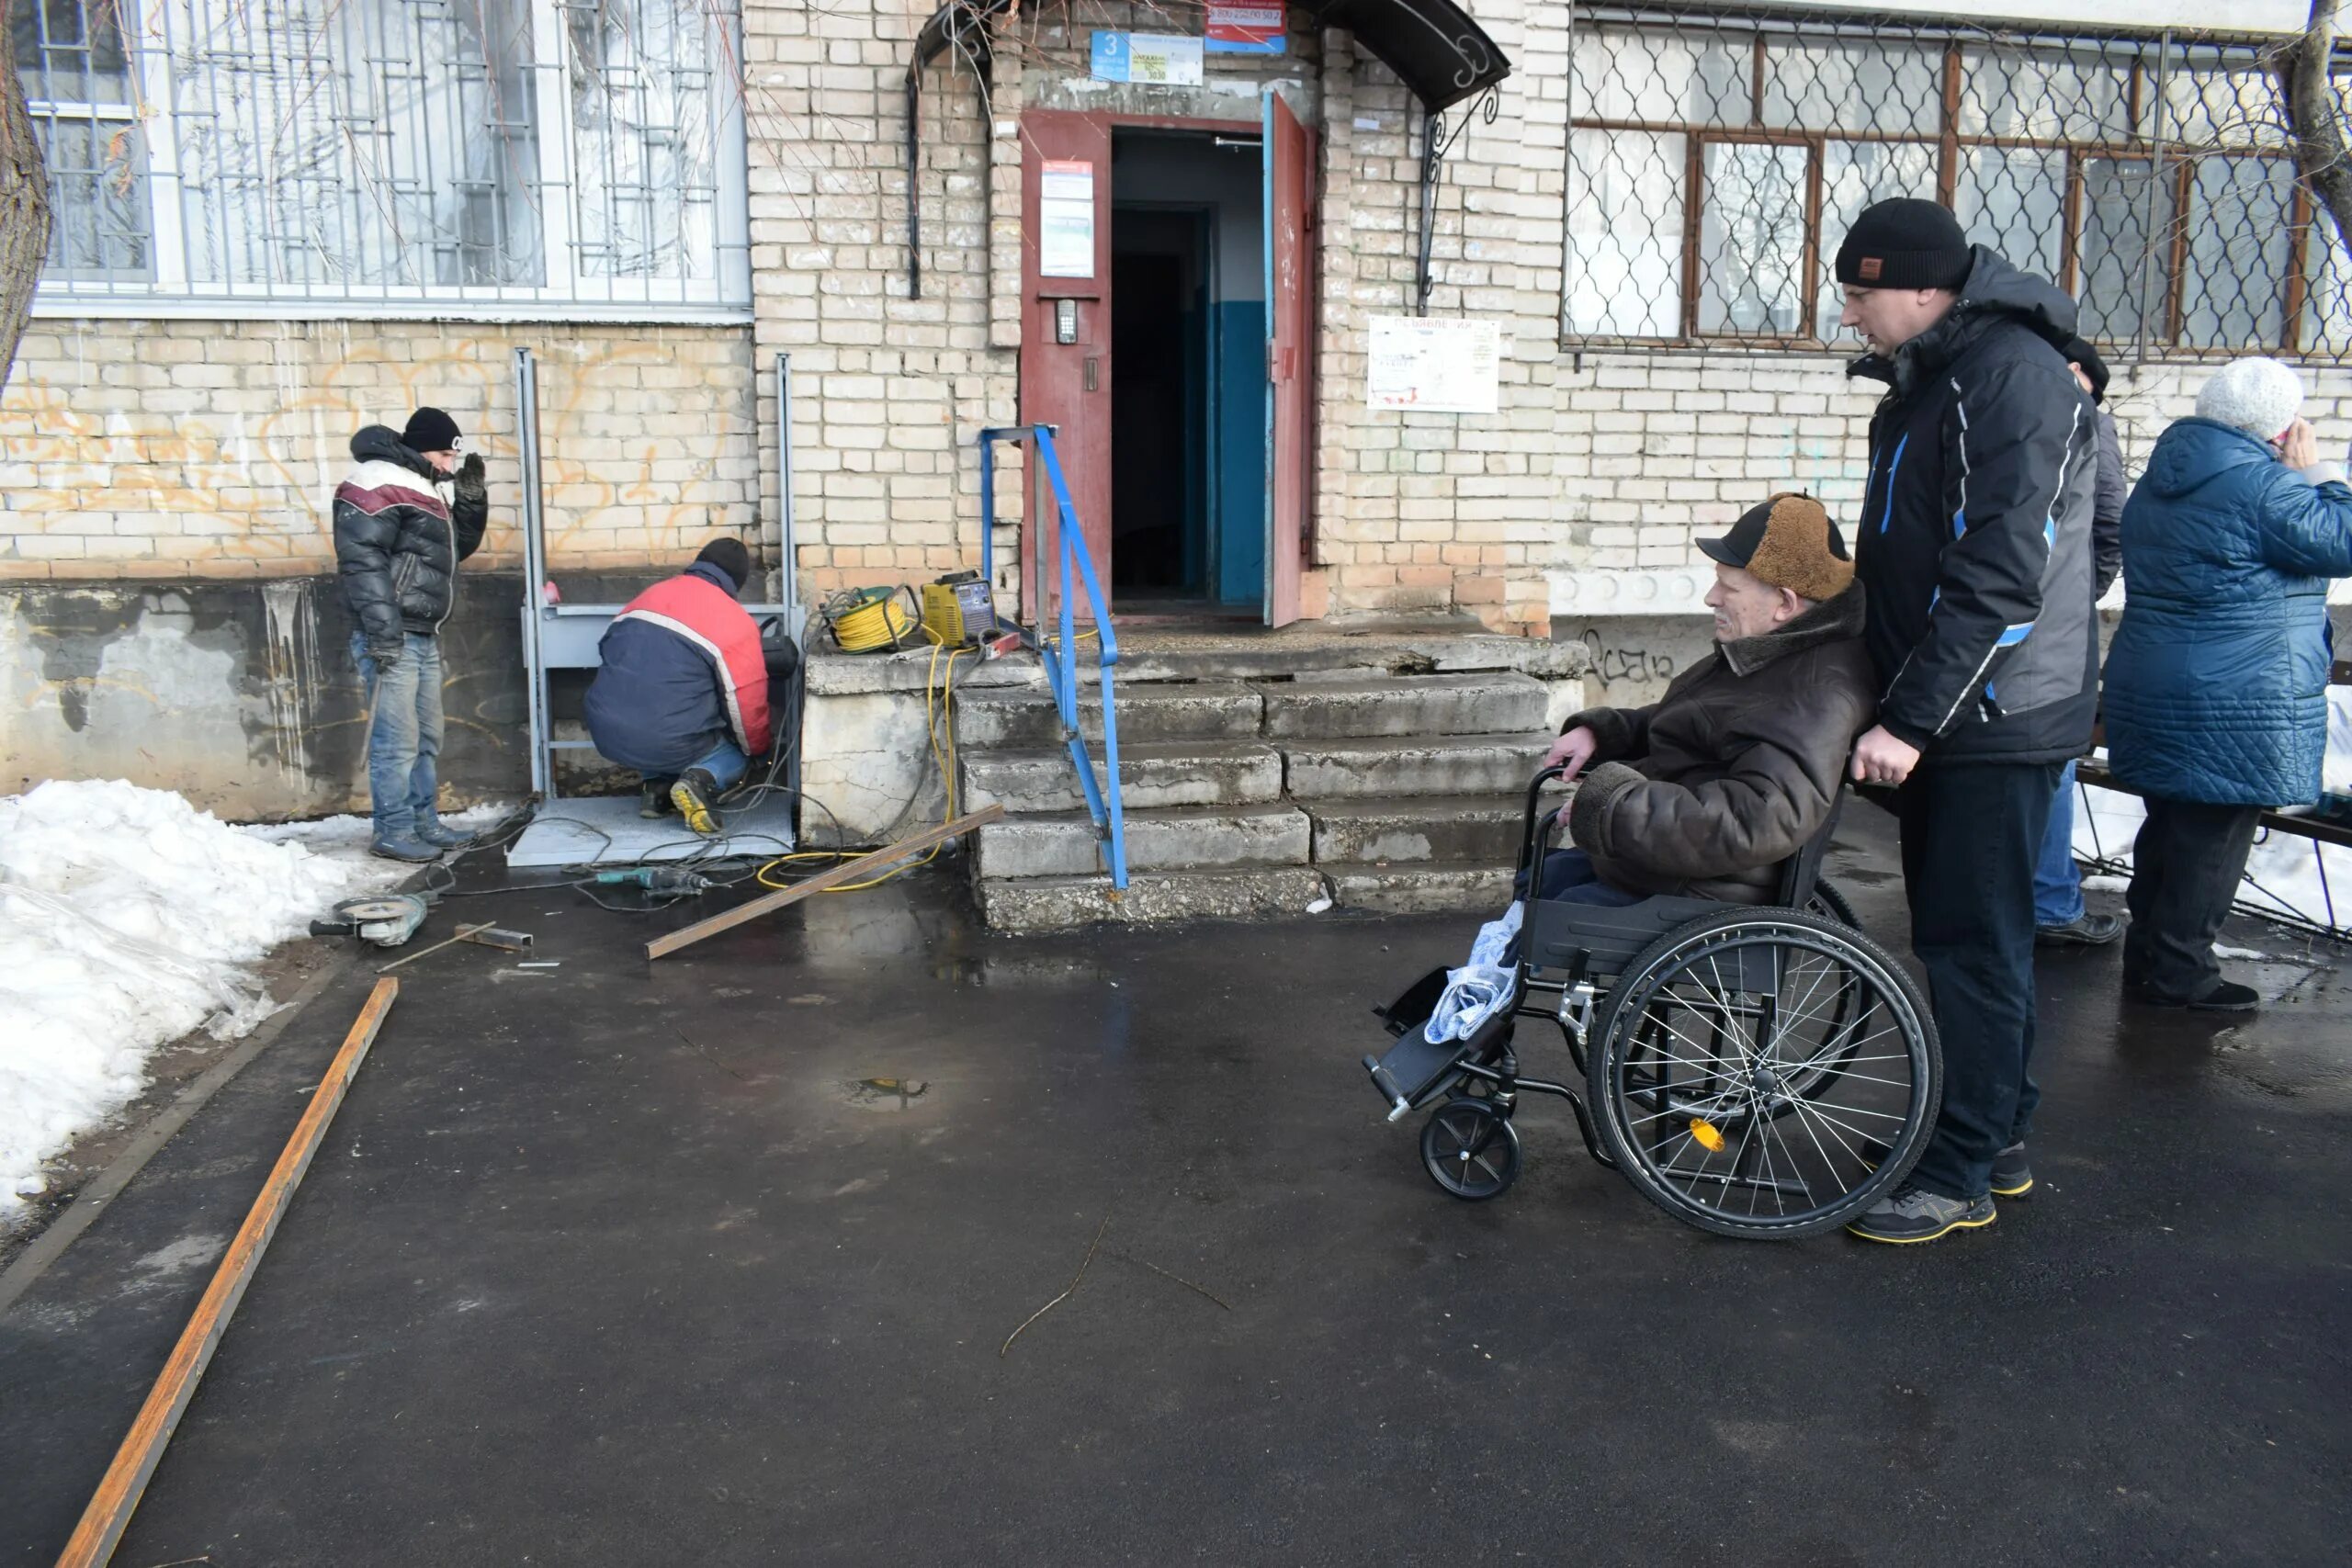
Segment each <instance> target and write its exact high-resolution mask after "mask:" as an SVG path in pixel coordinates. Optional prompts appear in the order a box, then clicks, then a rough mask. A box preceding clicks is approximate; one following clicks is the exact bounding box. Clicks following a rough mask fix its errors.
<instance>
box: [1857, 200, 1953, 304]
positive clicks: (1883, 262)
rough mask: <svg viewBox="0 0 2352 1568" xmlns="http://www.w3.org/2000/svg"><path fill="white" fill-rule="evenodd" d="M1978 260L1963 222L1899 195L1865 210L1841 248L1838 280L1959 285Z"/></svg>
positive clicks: (1907, 285)
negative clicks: (1969, 245) (1961, 224)
mask: <svg viewBox="0 0 2352 1568" xmlns="http://www.w3.org/2000/svg"><path fill="white" fill-rule="evenodd" d="M1974 261H1975V255H1974V253H1973V252H1971V251H1970V250H1969V248H1968V236H1966V235H1965V234H1962V232H1961V231H1960V220H1959V219H1957V218H1954V217H1953V216H1952V215H1951V212H1950V211H1949V210H1948V209H1944V208H1941V207H1939V206H1937V205H1936V204H1935V203H1934V202H1932V201H1921V200H1920V199H1919V198H1918V197H1909V196H1899V197H1894V198H1893V199H1891V200H1887V201H1881V202H1876V203H1873V204H1872V205H1871V206H1870V207H1867V208H1865V209H1862V215H1861V216H1860V217H1859V218H1857V219H1855V220H1854V226H1853V227H1852V228H1850V229H1849V230H1847V231H1846V243H1844V244H1842V245H1839V246H1838V282H1840V283H1850V284H1853V285H1855V286H1856V287H1858V288H1959V287H1960V286H1961V285H1962V284H1963V283H1965V282H1967V281H1968V269H1969V267H1970V266H1971V265H1973V263H1974Z"/></svg>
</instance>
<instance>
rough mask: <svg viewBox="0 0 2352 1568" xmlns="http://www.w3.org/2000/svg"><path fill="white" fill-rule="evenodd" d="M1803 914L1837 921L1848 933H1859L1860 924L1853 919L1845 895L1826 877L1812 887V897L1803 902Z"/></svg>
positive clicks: (1852, 912)
mask: <svg viewBox="0 0 2352 1568" xmlns="http://www.w3.org/2000/svg"><path fill="white" fill-rule="evenodd" d="M1804 908H1805V913H1807V914H1809V915H1820V916H1823V917H1825V918H1826V919H1832V920H1835V921H1837V922H1838V924H1839V925H1841V926H1844V927H1846V928H1847V929H1849V930H1850V931H1860V930H1861V929H1862V922H1861V921H1860V920H1858V919H1855V918H1854V907H1853V906H1852V905H1851V904H1849V903H1848V902H1846V895H1845V894H1844V893H1843V892H1841V891H1839V890H1838V886H1836V885H1835V884H1834V883H1832V882H1831V881H1830V880H1829V879H1828V878H1827V877H1826V876H1825V877H1821V878H1819V879H1818V880H1816V881H1815V883H1814V885H1813V897H1810V898H1808V899H1806V900H1805V901H1804Z"/></svg>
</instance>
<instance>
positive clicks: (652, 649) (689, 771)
mask: <svg viewBox="0 0 2352 1568" xmlns="http://www.w3.org/2000/svg"><path fill="white" fill-rule="evenodd" d="M751 576H752V553H751V551H749V550H748V549H746V548H744V547H743V545H742V542H741V540H738V539H714V540H712V541H711V542H710V543H709V544H707V545H705V546H704V547H703V548H702V553H701V554H700V555H698V556H696V557H695V559H694V564H693V565H692V566H689V567H688V568H686V570H684V571H683V572H681V573H679V574H678V575H677V576H675V577H673V578H669V579H666V580H665V581H661V582H657V583H655V584H654V585H653V586H652V587H650V588H649V589H647V590H646V591H645V592H642V593H640V594H639V595H638V596H637V597H636V598H634V599H632V600H630V601H629V602H628V604H626V605H624V606H623V607H622V609H621V613H620V614H619V615H616V616H615V617H614V619H613V624H612V626H611V628H610V629H608V630H607V631H606V632H605V636H604V640H603V641H601V642H599V643H598V644H597V645H596V652H597V657H598V659H599V660H600V661H601V663H600V667H599V668H598V670H597V671H596V677H595V679H594V681H593V682H590V683H589V687H588V696H587V699H586V702H585V704H584V705H583V710H582V716H584V717H585V718H586V719H587V721H588V735H589V739H592V740H594V742H595V743H596V750H598V751H599V752H601V753H603V754H604V755H605V757H607V758H610V759H611V760H612V761H616V762H618V763H619V764H620V765H621V766H623V767H625V768H635V769H637V770H638V772H639V773H643V774H644V775H645V801H644V806H643V807H642V809H641V810H640V812H639V815H641V816H645V817H649V818H651V817H661V816H664V815H666V814H667V813H668V812H670V811H671V810H673V809H674V810H676V811H678V812H681V813H683V814H684V817H685V819H686V826H687V827H689V828H691V829H694V830H695V832H696V833H700V834H704V835H709V834H715V833H717V832H718V831H719V830H720V828H721V826H722V824H721V822H720V819H719V816H718V797H719V796H720V795H724V794H726V793H727V792H728V791H729V790H730V789H732V788H734V787H735V785H736V784H739V783H741V780H742V777H743V774H744V773H745V771H746V770H747V769H748V768H749V767H750V766H751V762H752V758H754V757H757V756H760V755H762V754H763V753H764V752H765V751H766V750H768V748H769V746H770V744H771V743H772V741H773V739H774V725H773V722H772V720H771V718H770V716H769V714H770V708H769V703H768V685H769V678H770V676H771V675H772V674H773V675H775V676H777V677H778V678H779V679H788V678H789V677H790V674H791V672H792V670H793V669H794V668H795V666H796V665H797V653H796V651H795V650H794V649H793V647H792V645H791V644H790V643H789V642H786V643H783V644H781V645H776V646H769V645H766V644H763V642H762V641H761V640H760V628H759V626H757V625H756V624H755V623H754V622H753V621H752V617H751V616H750V615H748V614H747V613H746V612H745V611H744V609H743V606H742V605H741V604H738V603H736V595H737V594H739V593H741V592H742V590H743V587H744V584H745V583H747V582H749V581H751Z"/></svg>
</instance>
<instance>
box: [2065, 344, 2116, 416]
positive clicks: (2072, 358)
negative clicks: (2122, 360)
mask: <svg viewBox="0 0 2352 1568" xmlns="http://www.w3.org/2000/svg"><path fill="white" fill-rule="evenodd" d="M2058 352H2059V354H2060V355H2061V356H2063V357H2064V359H2065V361H2066V363H2067V364H2069V365H2079V366H2081V367H2083V374H2084V375H2086V376H2087V377H2089V378H2091V401H2093V402H2095V403H2103V402H2105V401H2107V381H2108V368H2107V361H2106V360H2104V359H2101V358H2100V357H2099V356H2098V349H2095V348H2093V347H2092V346H2091V345H2090V344H2087V343H2086V342H2084V341H2083V340H2082V339H2081V338H2078V337H2070V338H2068V339H2067V340H2066V341H2065V342H2064V343H2063V344H2059V345H2058Z"/></svg>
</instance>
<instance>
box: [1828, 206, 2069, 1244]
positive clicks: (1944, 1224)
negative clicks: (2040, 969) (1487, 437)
mask: <svg viewBox="0 0 2352 1568" xmlns="http://www.w3.org/2000/svg"><path fill="white" fill-rule="evenodd" d="M1837 273H1838V282H1839V283H1841V284H1843V285H1844V286H1845V293H1846V309H1845V313H1844V316H1843V318H1842V320H1843V321H1844V322H1845V324H1846V325H1848V326H1849V327H1854V328H1858V329H1860V332H1861V333H1862V335H1863V337H1864V338H1865V339H1866V341H1867V342H1868V343H1869V344H1870V348H1871V352H1870V353H1869V354H1867V355H1864V356H1863V357H1862V358H1860V359H1859V360H1857V361H1856V362H1855V363H1854V365H1853V366H1852V367H1850V370H1849V374H1851V375H1854V376H1858V377H1863V378H1869V379H1871V380H1876V381H1883V382H1885V383H1886V384H1887V388H1888V390H1887V393H1886V396H1885V397H1884V398H1883V399H1882V400H1880V403H1879V406H1878V412H1877V413H1876V414H1875V415H1874V416H1873V417H1872V418H1871V469H1870V483H1869V488H1868V489H1867V490H1866V491H1864V495H1863V502H1862V516H1861V535H1860V539H1859V540H1858V542H1857V544H1856V546H1855V549H1854V558H1855V567H1856V570H1857V573H1858V575H1859V576H1860V580H1861V582H1862V585H1863V586H1864V587H1866V588H1868V589H1869V590H1870V595H1871V626H1870V636H1869V639H1868V640H1869V643H1870V649H1871V661H1872V663H1874V664H1875V665H1876V666H1877V671H1878V677H1879V679H1880V681H1881V682H1883V685H1882V687H1881V689H1880V693H1879V709H1878V726H1877V728H1873V729H1871V731H1869V732H1868V733H1867V734H1865V735H1864V736H1863V737H1862V738H1861V739H1860V740H1859V741H1857V742H1856V743H1855V746H1854V776H1855V778H1856V779H1858V780H1860V781H1861V782H1863V783H1866V784H1882V785H1899V786H1900V787H1899V788H1898V789H1897V790H1896V793H1895V799H1894V808H1895V814H1896V816H1897V818H1899V819H1900V821H1901V824H1902V834H1903V884H1904V889H1905V893H1906V894H1907V895H1908V897H1909V899H1910V904H1911V951H1912V952H1913V953H1917V955H1918V958H1919V963H1920V965H1921V966H1922V967H1923V968H1925V969H1926V970H1927V972H1928V1000H1929V1002H1930V1004H1931V1005H1932V1006H1933V1007H1934V1009H1935V1017H1936V1030H1937V1032H1938V1033H1939V1036H1940V1037H1941V1040H1942V1044H1943V1062H1944V1094H1943V1106H1942V1109H1941V1111H1940V1112H1939V1115H1938V1117H1937V1121H1936V1129H1935V1133H1934V1135H1933V1136H1932V1137H1931V1138H1930V1139H1929V1140H1928V1147H1927V1150H1926V1152H1925V1153H1924V1154H1922V1155H1921V1156H1920V1158H1919V1163H1918V1164H1917V1166H1916V1167H1914V1168H1913V1169H1912V1171H1911V1177H1910V1179H1909V1180H1908V1181H1907V1182H1906V1183H1905V1184H1904V1185H1903V1186H1901V1187H1899V1188H1897V1189H1896V1190H1894V1193H1893V1194H1891V1195H1890V1196H1889V1197H1887V1198H1886V1199H1884V1200H1883V1201H1881V1202H1879V1203H1878V1204H1877V1205H1875V1206H1874V1207H1873V1208H1872V1209H1871V1211H1870V1212H1869V1213H1866V1214H1864V1215H1863V1216H1862V1217H1861V1218H1860V1219H1859V1220H1857V1221H1855V1222H1854V1224H1852V1225H1850V1226H1849V1227H1848V1228H1849V1229H1850V1230H1852V1231H1853V1232H1854V1234H1856V1235H1860V1236H1864V1237H1866V1238H1868V1239H1870V1240H1872V1241H1883V1242H1896V1243H1902V1242H1922V1241H1933V1240H1935V1239H1936V1238H1937V1237H1939V1236H1941V1235H1945V1234H1947V1233H1948V1232H1951V1231H1953V1230H1958V1229H1968V1228H1973V1227H1975V1226H1979V1225H1988V1224H1992V1223H1993V1219H1994V1205H1993V1200H1994V1198H1995V1197H1996V1195H1997V1196H2000V1197H2005V1198H2006V1197H2022V1196H2024V1194H2025V1192H2026V1191H2027V1190H2028V1189H2030V1187H2032V1185H2033V1176H2032V1173H2031V1171H2030V1169H2029V1168H2028V1167H2027V1164H2026V1158H2025V1143H2026V1137H2027V1134H2028V1132H2029V1130H2030V1124H2031V1122H2032V1119H2033V1108H2034V1103H2035V1100H2036V1092H2035V1089H2034V1087H2033V1080H2032V1078H2031V1077H2030V1076H2028V1072H2027V1064H2028V1062H2029V1061H2030V1058H2031V1056H2032V1053H2033V1033H2034V984H2033V940H2034V913H2033V871H2034V863H2035V861H2036V860H2037V859H2038V858H2039V857H2040V854H2041V838H2042V832H2043V830H2044V829H2045V828H2046V827H2047V826H2048V824H2049V820H2050V802H2051V798H2052V795H2054V794H2055V793H2056V790H2057V787H2058V779H2059V774H2060V772H2061V770H2062V769H2063V768H2064V765H2065V763H2066V762H2067V761H2068V760H2069V759H2071V758H2074V757H2077V756H2080V755H2081V754H2082V752H2083V751H2084V750H2085V749H2086V748H2087V747H2088V745H2089V744H2090V738H2091V718H2092V710H2093V709H2094V707H2095V706H2096V705H2097V703H2098V692H2097V683H2098V637H2097V636H2096V635H2095V630H2094V610H2093V606H2092V602H2091V601H2092V592H2091V591H2092V588H2093V586H2094V584H2093V561H2092V548H2091V513H2092V493H2093V488H2094V485H2095V482H2096V479H2095V476H2096V474H2097V471H2098V426H2097V423H2096V421H2095V411H2094V409H2093V408H2092V405H2091V400H2090V399H2089V397H2088V396H2087V395H2086V394H2085V393H2084V391H2083V389H2082V388H2081V387H2080V386H2079V385H2078V384H2077V383H2076V382H2075V378H2074V376H2073V374H2072V373H2071V372H2069V371H2068V370H2067V368H2066V363H2067V362H2066V359H2065V356H2064V354H2063V353H2062V352H2061V350H2060V346H2059V345H2061V344H2065V343H2066V342H2068V341H2069V340H2070V339H2072V338H2073V337H2074V335H2075V302H2074V301H2073V300H2071V299H2067V298H2066V297H2065V296H2064V294H2061V293H2060V292H2059V291H2058V290H2057V289H2055V288H2052V287H2051V286H2050V285H2049V284H2048V283H2046V282H2044V281H2042V280H2041V278H2039V277H2034V276H2030V275H2028V274H2026V273H2023V272H2020V271H2018V269H2017V268H2016V267H2013V266H2011V265H2009V264H2008V263H2007V262H2006V261H2003V260H2002V259H2001V258H2000V257H1999V256H1997V255H1996V254H1993V253H1992V252H1991V251H1988V250H1986V249H1985V248H1984V247H1983V246H1982V245H1979V246H1975V247H1973V248H1971V247H1970V245H1969V243H1968V242H1967V240H1966V238H1965V237H1964V236H1963V235H1962V232H1961V229H1960V224H1959V222H1958V220H1955V219H1954V218H1953V217H1952V215H1951V213H1950V212H1949V211H1947V210H1946V209H1943V208H1940V207H1938V206H1937V205H1936V204H1935V203H1933V202H1931V201H1920V200H1916V199H1911V198H1897V199H1895V200H1892V201H1882V202H1880V203H1878V204H1877V205H1875V206H1873V207H1871V208H1869V209H1865V210H1864V211H1863V212H1862V213H1861V214H1860V216H1859V217H1858V218H1856V219H1855V220H1854V223H1853V227H1852V228H1850V229H1849V230H1848V231H1847V234H1846V241H1845V243H1844V244H1843V245H1842V246H1841V247H1840V248H1839V249H1838V262H1837Z"/></svg>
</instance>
